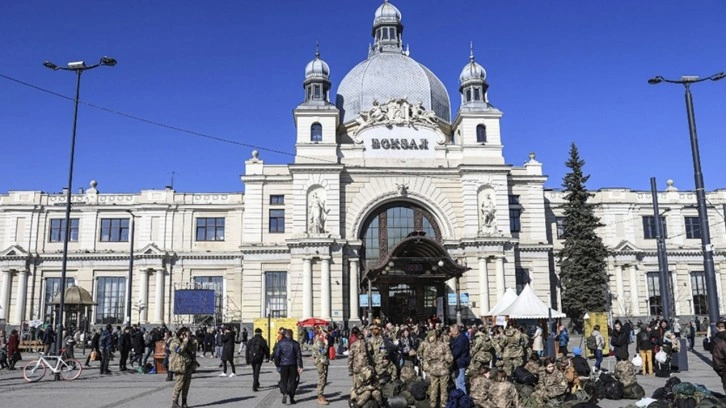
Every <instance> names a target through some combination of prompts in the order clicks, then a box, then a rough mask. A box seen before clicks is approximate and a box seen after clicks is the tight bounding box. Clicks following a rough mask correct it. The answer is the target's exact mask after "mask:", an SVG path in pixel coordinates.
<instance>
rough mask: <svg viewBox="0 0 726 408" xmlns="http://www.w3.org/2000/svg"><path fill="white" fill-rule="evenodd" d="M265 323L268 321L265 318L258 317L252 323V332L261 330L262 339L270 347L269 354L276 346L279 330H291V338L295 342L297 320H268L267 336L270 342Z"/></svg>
mask: <svg viewBox="0 0 726 408" xmlns="http://www.w3.org/2000/svg"><path fill="white" fill-rule="evenodd" d="M267 322H268V319H267V318H265V317H260V318H259V319H255V321H254V329H253V332H254V330H256V329H258V328H259V329H260V330H262V337H263V338H264V339H265V340H267V344H268V345H269V346H270V353H272V349H273V348H274V347H275V344H277V332H278V331H279V330H280V329H281V328H283V327H284V328H286V329H291V330H292V338H293V339H294V340H297V319H295V318H280V319H269V322H270V330H269V335H270V337H272V341H270V339H269V338H267V336H268V331H267Z"/></svg>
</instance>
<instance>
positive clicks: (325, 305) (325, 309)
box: [320, 257, 331, 321]
mask: <svg viewBox="0 0 726 408" xmlns="http://www.w3.org/2000/svg"><path fill="white" fill-rule="evenodd" d="M330 304H331V299H330V257H326V258H323V259H321V268H320V317H321V318H322V319H325V320H328V321H329V320H330Z"/></svg>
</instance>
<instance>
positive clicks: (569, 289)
mask: <svg viewBox="0 0 726 408" xmlns="http://www.w3.org/2000/svg"><path fill="white" fill-rule="evenodd" d="M565 164H566V166H567V167H568V168H570V170H571V171H570V172H569V173H567V174H566V175H565V177H564V178H563V180H562V187H563V188H564V190H565V192H566V195H565V200H566V203H565V204H564V205H563V206H562V208H563V209H564V215H565V222H564V235H565V237H564V238H565V243H564V248H563V249H562V251H561V252H560V254H559V264H560V283H561V286H562V308H563V312H565V313H566V314H567V316H569V317H570V318H572V319H576V320H579V319H581V318H582V317H583V316H584V314H585V313H587V312H605V311H607V308H608V292H609V288H608V275H607V271H606V258H607V255H608V251H607V249H606V248H605V245H604V244H603V242H602V239H600V237H599V236H598V235H597V234H596V233H595V230H596V229H597V228H598V227H601V226H602V225H603V224H601V223H600V219H599V218H598V217H596V216H595V215H594V214H593V204H592V203H588V199H589V198H590V197H592V196H593V194H591V193H589V192H588V191H587V188H586V187H585V183H586V182H587V180H588V179H589V178H590V176H589V175H587V176H586V175H584V174H583V173H582V168H583V166H584V165H585V161H584V160H582V159H580V154H579V152H578V150H577V146H576V145H575V144H574V143H572V144H571V145H570V158H569V160H567V163H565Z"/></svg>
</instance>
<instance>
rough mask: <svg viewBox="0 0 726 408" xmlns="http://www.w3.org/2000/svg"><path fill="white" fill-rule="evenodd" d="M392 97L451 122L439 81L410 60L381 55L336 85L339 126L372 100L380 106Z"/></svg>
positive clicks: (362, 64)
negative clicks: (416, 104) (339, 116)
mask: <svg viewBox="0 0 726 408" xmlns="http://www.w3.org/2000/svg"><path fill="white" fill-rule="evenodd" d="M387 5H388V6H391V5H390V3H384V4H383V6H381V7H379V10H380V9H381V8H382V7H384V6H387ZM391 7H393V6H391ZM392 98H406V99H407V100H408V102H410V103H418V102H421V103H422V104H423V107H424V108H426V109H427V110H432V111H433V112H434V113H435V114H436V116H437V117H438V118H439V119H441V120H443V121H445V122H450V121H451V102H450V100H449V94H448V92H446V88H445V87H444V84H443V83H442V82H441V81H440V80H439V78H437V77H436V75H434V74H433V72H431V71H430V70H429V69H428V68H426V67H425V66H423V65H422V64H419V63H418V62H416V61H415V60H414V59H413V58H411V57H408V56H406V55H403V54H398V53H385V52H383V53H373V54H371V55H370V56H369V57H368V59H366V60H365V61H363V62H361V63H359V64H358V65H356V66H355V67H354V68H353V69H352V70H350V72H348V74H346V76H345V78H343V80H342V81H341V82H340V86H338V94H337V95H336V106H337V107H338V109H340V111H341V123H345V122H348V121H351V120H353V119H355V118H357V117H358V116H359V114H360V112H362V111H367V110H370V109H371V108H372V107H373V101H374V100H377V101H378V102H380V103H383V102H386V101H388V100H389V99H392Z"/></svg>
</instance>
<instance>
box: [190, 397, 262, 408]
mask: <svg viewBox="0 0 726 408" xmlns="http://www.w3.org/2000/svg"><path fill="white" fill-rule="evenodd" d="M252 398H254V397H252V396H247V397H236V398H226V399H223V400H219V401H213V402H208V403H206V404H195V405H194V406H195V407H211V406H215V405H221V404H229V403H232V402H239V401H244V400H248V399H252Z"/></svg>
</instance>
